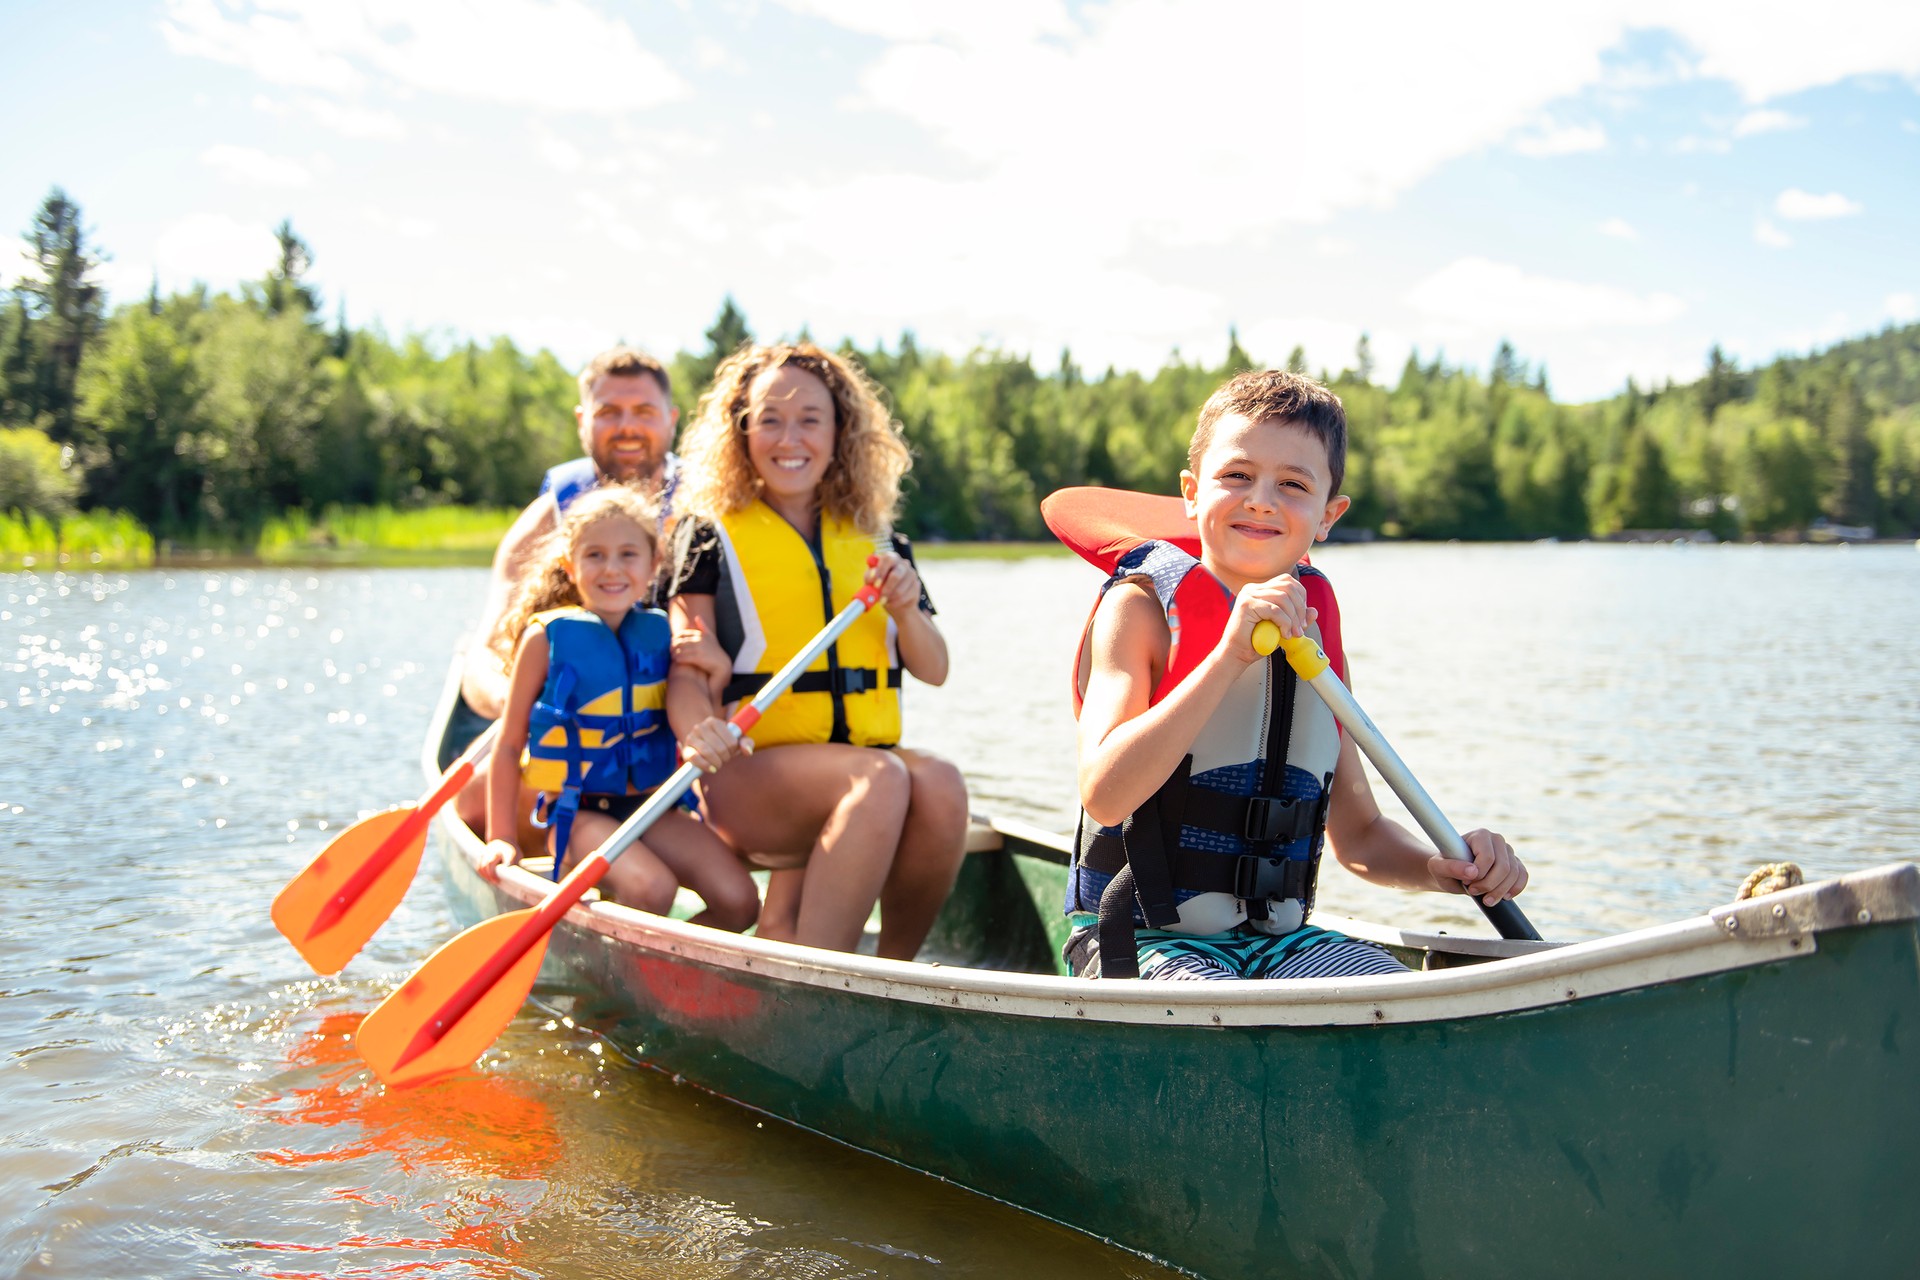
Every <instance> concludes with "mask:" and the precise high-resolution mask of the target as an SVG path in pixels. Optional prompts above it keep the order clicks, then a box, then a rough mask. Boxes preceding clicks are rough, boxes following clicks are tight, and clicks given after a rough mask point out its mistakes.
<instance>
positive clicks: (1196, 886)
mask: <svg viewBox="0 0 1920 1280" xmlns="http://www.w3.org/2000/svg"><path fill="white" fill-rule="evenodd" d="M1080 865H1081V866H1084V867H1087V868H1088V869H1090V870H1093V871H1104V872H1106V873H1108V874H1110V875H1118V874H1119V873H1120V872H1121V871H1123V870H1125V869H1126V867H1127V866H1128V865H1129V857H1128V855H1127V854H1126V853H1125V852H1123V851H1122V849H1121V848H1120V842H1119V841H1118V840H1116V839H1114V838H1113V837H1112V836H1102V835H1097V834H1096V835H1095V836H1093V837H1092V838H1091V839H1090V840H1088V841H1087V842H1086V844H1085V846H1084V847H1083V848H1082V850H1081V853H1080ZM1313 867H1314V863H1313V861H1312V860H1310V859H1307V858H1274V857H1262V856H1260V855H1258V854H1252V853H1242V854H1231V853H1219V854H1205V853H1198V852H1196V851H1194V850H1190V849H1189V850H1183V851H1182V852H1181V861H1180V879H1179V887H1180V888H1181V889H1184V890H1188V891H1190V892H1193V893H1228V894H1232V895H1233V896H1234V897H1236V898H1242V899H1246V900H1248V901H1253V900H1255V899H1257V900H1259V901H1262V902H1264V901H1266V900H1267V899H1269V898H1304V897H1306V895H1307V894H1308V893H1309V892H1311V890H1312V888H1313Z"/></svg>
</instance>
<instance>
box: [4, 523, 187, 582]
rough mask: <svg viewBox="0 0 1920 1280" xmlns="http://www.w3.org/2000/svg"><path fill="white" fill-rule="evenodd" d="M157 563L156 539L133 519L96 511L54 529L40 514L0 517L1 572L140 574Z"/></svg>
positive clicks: (54, 526)
mask: <svg viewBox="0 0 1920 1280" xmlns="http://www.w3.org/2000/svg"><path fill="white" fill-rule="evenodd" d="M152 563H153V535H152V534H150V533H148V532H147V531H146V530H145V529H144V528H142V527H141V525H140V522H139V521H138V520H135V519H134V518H133V517H132V516H130V515H127V514H125V513H124V512H119V511H95V512H89V513H87V514H85V515H75V516H68V517H67V518H66V519H64V520H62V521H61V522H60V523H59V524H58V525H54V524H53V523H52V522H50V521H49V520H47V518H46V517H45V516H42V515H39V514H33V515H27V516H22V515H20V514H19V513H17V512H13V511H6V512H0V569H75V570H86V569H138V568H144V567H145V566H147V565H150V564H152Z"/></svg>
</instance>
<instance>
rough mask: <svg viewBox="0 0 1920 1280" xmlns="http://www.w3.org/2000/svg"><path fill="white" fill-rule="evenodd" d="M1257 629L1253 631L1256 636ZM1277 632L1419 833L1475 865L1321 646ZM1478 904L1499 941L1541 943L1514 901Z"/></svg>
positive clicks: (1297, 670) (1297, 666)
mask: <svg viewBox="0 0 1920 1280" xmlns="http://www.w3.org/2000/svg"><path fill="white" fill-rule="evenodd" d="M1259 626H1272V624H1271V623H1267V622H1262V623H1261V624H1259ZM1259 626H1256V627H1255V631H1256V632H1258V630H1259ZM1273 631H1274V638H1275V639H1276V640H1278V643H1279V646H1280V648H1281V649H1282V650H1283V651H1284V652H1285V653H1286V655H1287V664H1288V665H1289V666H1291V667H1292V668H1293V670H1294V673H1295V674H1296V675H1298V676H1299V677H1300V678H1301V679H1302V680H1304V681H1306V682H1307V683H1308V684H1310V685H1312V686H1313V691H1314V692H1315V693H1317V694H1319V695H1320V698H1321V700H1322V701H1323V702H1325V703H1326V704H1327V709H1328V710H1329V711H1331V712H1333V718H1334V719H1335V720H1338V721H1339V722H1340V726H1341V727H1342V728H1344V729H1345V730H1346V731H1347V733H1348V734H1349V735H1351V736H1352V738H1353V741H1354V744H1355V745H1356V746H1358V747H1359V748H1360V749H1361V750H1362V751H1364V752H1366V753H1367V759H1369V760H1371V761H1373V767H1374V768H1376V769H1378V770H1379V771H1380V776H1381V777H1382V778H1384V779H1386V783H1387V785H1388V786H1390V787H1392V788H1393V792H1394V794H1395V795H1397V796H1399V797H1400V802H1401V803H1402V804H1404V805H1406V806H1407V812H1408V813H1410V814H1412V815H1413V820H1414V821H1415V822H1418V823H1419V824H1420V829H1421V830H1422V831H1425V832H1426V833H1427V838H1428V839H1430V840H1432V841H1433V844H1434V847H1435V848H1437V849H1438V850H1440V852H1441V853H1442V854H1443V855H1445V856H1446V857H1449V858H1453V859H1455V860H1457V861H1460V862H1472V861H1473V851H1472V850H1470V849H1468V848H1467V842H1466V841H1465V840H1463V839H1461V838H1460V833H1459V832H1458V831H1456V830H1455V829H1454V826H1453V824H1452V823H1451V822H1449V821H1447V815H1446V814H1444V813H1442V812H1441V811H1440V806H1439V805H1437V804H1435V803H1434V802H1433V797H1432V796H1430V795H1428V794H1427V789H1426V788H1425V787H1423V786H1421V785H1420V780H1419V779H1418V778H1416V777H1414V776H1413V770H1411V769H1409V768H1407V764H1406V761H1404V760H1402V759H1401V758H1400V754H1399V753H1398V752H1397V751H1395V750H1394V749H1393V748H1392V747H1391V746H1389V745H1388V744H1387V739H1386V736H1385V735H1384V734H1382V733H1381V732H1380V730H1379V728H1378V727H1377V726H1375V724H1374V723H1373V721H1372V720H1371V719H1370V718H1369V717H1368V716H1367V713H1366V712H1365V711H1364V710H1362V709H1361V707H1360V704H1359V703H1358V702H1355V701H1354V700H1353V694H1352V693H1351V692H1349V691H1348V689H1347V686H1346V685H1344V684H1342V683H1341V681H1340V677H1339V676H1337V675H1335V674H1334V673H1333V666H1332V664H1331V663H1329V662H1328V661H1327V655H1326V654H1325V653H1323V652H1321V650H1320V646H1319V645H1317V644H1315V643H1314V642H1313V641H1312V640H1309V639H1307V638H1306V637H1305V636H1294V637H1291V638H1288V639H1279V628H1278V627H1274V628H1273ZM1263 639H1265V637H1263V636H1260V635H1257V634H1256V636H1255V637H1254V647H1255V648H1256V649H1258V648H1260V647H1261V645H1260V642H1261V640H1263ZM1268 652H1272V649H1271V648H1269V649H1268ZM1468 896H1470V897H1471V896H1472V895H1468ZM1474 903H1475V904H1476V905H1477V906H1478V907H1479V908H1480V910H1481V911H1483V912H1484V913H1486V917H1487V919H1488V920H1489V921H1491V922H1492V924H1493V927H1494V928H1495V929H1497V930H1499V932H1500V936H1501V937H1503V938H1525V939H1527V940H1529V941H1534V942H1537V941H1539V940H1540V933H1539V931H1538V930H1537V929H1535V928H1534V927H1533V924H1532V922H1531V921H1529V920H1528V919H1527V917H1526V915H1525V913H1523V912H1522V911H1521V910H1520V908H1519V907H1518V906H1517V905H1515V904H1514V902H1513V900H1512V899H1508V900H1507V901H1505V902H1499V903H1496V904H1494V905H1493V906H1491V907H1490V906H1488V905H1487V904H1486V903H1484V902H1481V901H1480V899H1478V898H1474Z"/></svg>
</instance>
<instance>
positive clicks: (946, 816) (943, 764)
mask: <svg viewBox="0 0 1920 1280" xmlns="http://www.w3.org/2000/svg"><path fill="white" fill-rule="evenodd" d="M907 773H908V777H909V778H910V780H911V783H912V787H913V811H914V815H915V817H916V818H918V819H922V820H925V821H929V822H937V823H939V824H940V825H942V826H956V827H962V828H964V827H965V826H966V824H967V780H966V779H965V778H964V777H962V776H961V774H960V770H959V768H958V767H957V766H956V765H955V764H954V763H953V762H952V761H950V760H943V759H941V758H940V757H939V756H930V755H919V756H916V757H915V758H914V760H913V761H912V763H910V764H909V765H908V766H907Z"/></svg>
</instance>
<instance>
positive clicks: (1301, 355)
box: [1287, 343, 1307, 378]
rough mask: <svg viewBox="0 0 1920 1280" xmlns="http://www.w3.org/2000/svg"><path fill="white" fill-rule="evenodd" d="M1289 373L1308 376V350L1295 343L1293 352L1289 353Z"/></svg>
mask: <svg viewBox="0 0 1920 1280" xmlns="http://www.w3.org/2000/svg"><path fill="white" fill-rule="evenodd" d="M1287 372H1288V373H1297V374H1299V375H1300V376H1301V377H1303V378H1304V377H1306V376H1307V349H1306V348H1305V347H1303V346H1301V345H1300V344H1299V343H1295V344H1294V347H1293V350H1291V351H1289V352H1287Z"/></svg>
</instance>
